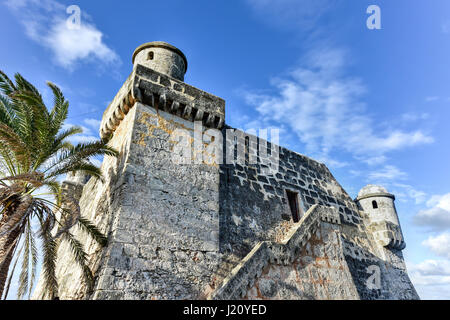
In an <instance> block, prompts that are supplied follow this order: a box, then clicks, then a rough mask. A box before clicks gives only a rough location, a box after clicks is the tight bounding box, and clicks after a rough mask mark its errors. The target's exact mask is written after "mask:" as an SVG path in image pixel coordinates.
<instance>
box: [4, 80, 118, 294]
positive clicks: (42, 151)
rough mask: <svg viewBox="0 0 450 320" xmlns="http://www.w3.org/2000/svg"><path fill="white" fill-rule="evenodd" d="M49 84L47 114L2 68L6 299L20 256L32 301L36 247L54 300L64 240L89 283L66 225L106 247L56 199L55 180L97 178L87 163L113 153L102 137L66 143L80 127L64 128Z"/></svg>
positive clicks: (71, 206) (22, 290)
mask: <svg viewBox="0 0 450 320" xmlns="http://www.w3.org/2000/svg"><path fill="white" fill-rule="evenodd" d="M47 85H48V86H49V87H50V89H51V90H52V92H53V96H54V105H53V108H52V109H51V111H49V110H48V109H47V107H46V106H45V104H44V102H43V99H42V96H41V95H40V93H39V92H38V90H37V89H36V88H35V87H34V86H33V85H32V84H31V83H29V82H28V81H27V80H25V79H24V78H23V77H22V76H21V75H20V74H16V75H15V83H13V81H11V80H10V79H9V78H8V76H7V75H6V74H5V73H4V72H2V71H0V299H1V297H2V296H4V298H6V295H7V293H8V289H9V285H10V283H11V278H12V275H13V273H14V270H15V267H16V264H17V262H18V260H19V257H21V272H20V277H19V289H18V296H19V298H22V297H24V296H25V295H26V294H28V297H29V296H30V294H31V292H32V289H33V285H34V282H35V279H36V265H37V261H38V247H40V248H41V251H42V272H43V279H44V289H45V294H46V297H48V298H50V299H52V298H55V297H57V292H58V283H57V279H56V275H55V264H56V253H57V248H58V245H59V243H60V242H61V241H68V242H69V244H70V248H71V251H72V253H73V254H74V257H75V260H76V261H77V263H78V264H79V265H80V267H81V268H82V270H83V279H82V280H83V281H85V282H86V283H87V285H88V288H89V286H91V285H92V281H93V275H92V272H91V270H90V269H89V267H88V266H87V255H86V253H85V252H84V250H83V245H82V244H81V243H80V242H79V241H78V240H77V239H76V238H75V237H74V236H73V234H71V233H70V228H71V227H72V226H74V225H78V226H79V227H80V228H81V229H82V230H84V231H85V232H87V233H88V234H89V235H90V236H91V237H92V238H93V239H94V240H96V241H97V242H98V243H99V244H100V245H105V244H106V238H105V236H104V235H103V234H102V233H101V232H100V231H99V229H97V227H96V226H95V225H93V224H92V223H91V222H89V221H88V220H87V219H85V218H82V217H81V216H80V210H79V207H78V204H77V203H76V202H75V201H73V199H71V198H70V197H66V198H65V199H62V192H61V185H60V183H59V182H58V181H57V178H58V177H60V176H61V175H64V174H68V173H71V174H73V173H76V172H82V173H85V174H89V175H91V176H92V177H94V178H98V179H102V174H101V171H100V169H99V168H98V167H96V166H95V165H93V164H91V163H90V162H89V159H90V158H91V157H94V156H99V155H108V156H116V155H117V152H116V151H115V150H114V149H112V148H111V147H109V146H108V145H107V144H106V141H103V140H99V141H95V142H90V143H84V144H78V145H76V146H74V145H72V144H71V143H70V142H69V141H68V138H69V137H71V136H72V135H74V134H77V133H81V132H82V130H81V128H79V127H70V128H68V129H64V130H63V124H64V121H65V120H66V118H67V114H68V108H69V102H68V101H67V100H66V99H65V98H64V96H63V94H62V92H61V90H60V89H59V88H58V87H57V86H56V85H54V84H53V83H50V82H48V83H47ZM63 200H64V201H63ZM64 204H65V205H64ZM38 238H39V239H40V241H39V242H40V244H41V245H40V246H38V245H37V242H38ZM13 258H15V262H14V264H13V268H12V270H11V271H10V265H11V263H12V261H13ZM8 274H9V279H8ZM5 289H6V291H5Z"/></svg>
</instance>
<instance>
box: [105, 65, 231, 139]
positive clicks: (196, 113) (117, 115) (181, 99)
mask: <svg viewBox="0 0 450 320" xmlns="http://www.w3.org/2000/svg"><path fill="white" fill-rule="evenodd" d="M136 102H141V103H143V104H146V105H149V106H150V107H152V108H155V109H156V110H163V111H166V112H169V113H171V114H174V115H177V116H179V117H181V118H184V119H186V120H189V121H202V123H203V124H204V125H205V126H206V127H210V128H216V129H221V128H222V127H223V126H224V122H225V101H224V100H223V99H221V98H219V97H216V96H214V95H212V94H210V93H207V92H205V91H202V90H200V89H197V88H195V87H192V86H190V85H188V84H186V83H184V82H182V81H180V80H177V79H174V78H171V77H169V76H167V75H165V74H162V73H160V72H157V71H155V70H152V69H150V68H147V67H145V66H143V65H140V64H138V65H137V66H136V67H135V68H134V69H133V72H132V73H131V74H130V76H129V77H128V79H127V80H126V81H125V83H124V85H123V86H122V88H120V90H119V92H118V93H117V95H116V96H115V97H114V100H113V101H112V102H111V104H110V105H109V106H108V108H107V109H106V110H105V112H104V113H103V119H102V123H101V125H100V137H101V138H102V139H110V137H111V136H112V135H113V134H114V131H115V130H116V128H117V127H118V126H119V124H120V122H121V121H122V120H123V119H124V118H125V116H126V115H127V114H128V112H129V110H130V109H131V108H133V106H134V104H135V103H136Z"/></svg>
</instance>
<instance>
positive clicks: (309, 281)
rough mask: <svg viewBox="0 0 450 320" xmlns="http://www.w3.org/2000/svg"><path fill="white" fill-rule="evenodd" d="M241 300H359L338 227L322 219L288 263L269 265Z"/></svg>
mask: <svg viewBox="0 0 450 320" xmlns="http://www.w3.org/2000/svg"><path fill="white" fill-rule="evenodd" d="M363 276H364V277H366V276H367V275H363ZM244 299H280V300H296V299H300V300H339V299H345V300H354V299H359V294H358V291H357V290H356V287H355V285H354V282H353V279H352V275H351V273H350V270H349V268H348V266H347V263H346V261H345V258H344V252H343V250H342V244H341V237H340V231H339V227H338V226H337V225H335V224H332V223H327V222H322V223H321V224H320V227H319V228H317V230H316V231H315V232H314V233H313V235H312V237H311V238H310V240H309V241H308V242H307V243H306V245H305V246H304V247H303V248H301V249H300V251H299V254H298V255H297V257H296V258H295V260H294V261H293V262H292V263H291V264H288V265H280V264H275V263H271V264H269V265H268V266H267V267H266V268H265V269H264V270H263V272H262V275H261V277H259V278H258V279H257V280H256V281H255V284H254V285H253V286H252V287H251V288H250V289H248V291H247V293H246V295H245V297H244Z"/></svg>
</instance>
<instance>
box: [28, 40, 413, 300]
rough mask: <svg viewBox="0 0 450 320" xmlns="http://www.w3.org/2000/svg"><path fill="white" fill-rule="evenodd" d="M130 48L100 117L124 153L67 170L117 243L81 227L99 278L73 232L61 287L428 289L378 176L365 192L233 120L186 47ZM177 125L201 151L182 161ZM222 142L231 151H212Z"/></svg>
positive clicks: (345, 294)
mask: <svg viewBox="0 0 450 320" xmlns="http://www.w3.org/2000/svg"><path fill="white" fill-rule="evenodd" d="M132 61H133V68H132V72H131V74H130V75H129V77H128V78H127V79H126V80H125V82H124V84H123V85H122V87H121V88H120V89H119V91H118V93H117V94H116V96H115V97H114V99H113V101H112V102H111V104H110V105H109V106H108V108H107V109H106V110H105V112H104V114H103V118H102V122H101V126H100V136H101V137H102V138H103V139H106V140H108V141H109V144H110V145H111V146H112V147H113V148H115V149H116V150H118V151H119V156H118V157H109V156H106V157H105V158H104V160H103V163H102V166H101V170H102V173H103V176H104V180H103V181H99V180H96V179H92V178H91V179H90V180H89V181H87V182H86V179H85V178H84V177H81V176H79V177H78V176H77V177H69V181H67V182H66V183H65V186H66V188H65V190H66V194H73V197H72V198H74V199H75V200H78V199H79V201H78V204H79V207H80V211H81V216H83V217H85V218H88V219H89V220H91V221H92V222H94V223H95V224H96V225H97V226H99V228H100V229H101V230H102V232H104V234H105V235H107V236H108V244H107V246H106V247H105V248H101V247H99V246H98V244H97V243H96V242H94V241H93V240H92V239H91V238H89V237H88V236H87V235H86V234H85V233H84V232H83V230H80V229H78V228H77V227H75V228H73V230H72V229H71V232H73V234H74V236H75V237H76V238H77V239H79V240H80V242H81V243H82V244H83V245H84V247H85V250H86V252H87V253H88V255H89V264H90V267H91V268H92V270H93V271H94V273H95V285H94V287H93V288H92V290H88V288H86V287H85V285H84V283H83V282H82V281H80V279H81V278H82V277H81V275H82V270H80V268H79V267H78V266H77V264H76V263H74V261H73V257H72V253H71V251H70V248H69V247H68V245H67V244H66V243H64V242H63V243H62V244H61V245H60V246H59V248H58V261H57V278H58V283H59V298H60V299H240V298H250V299H417V298H418V295H417V293H416V292H415V289H414V287H413V285H412V283H411V281H410V280H409V277H408V274H407V271H406V267H405V264H404V260H403V256H402V252H401V250H402V249H403V248H404V241H403V236H402V233H401V229H400V224H399V221H398V217H397V213H396V210H395V206H394V196H393V195H390V194H389V193H387V191H386V190H385V189H384V188H382V187H375V186H368V187H366V188H363V189H362V190H361V192H360V194H359V197H358V198H357V199H356V200H353V199H352V198H351V197H350V196H349V195H348V194H347V192H346V191H345V190H344V189H343V188H342V186H341V185H340V184H339V182H338V181H337V180H336V179H335V178H334V176H333V175H332V173H331V172H330V170H329V169H328V168H327V167H326V165H325V164H323V163H320V162H318V161H316V160H314V159H311V158H309V157H307V156H305V155H302V154H299V153H297V152H294V151H291V150H288V149H286V148H283V147H281V146H277V145H275V144H272V143H269V142H268V141H266V140H264V139H262V138H261V137H256V136H254V135H250V134H248V133H244V132H242V131H240V130H237V129H234V128H231V127H229V126H227V125H226V124H225V101H224V100H223V99H221V98H219V97H217V96H214V95H212V94H210V93H207V92H205V91H202V90H200V89H197V88H195V87H193V86H191V85H189V84H187V83H185V82H184V74H185V72H186V70H187V59H186V57H185V55H184V54H183V53H182V52H181V51H180V50H179V49H177V48H176V47H174V46H172V45H170V44H167V43H164V42H150V43H146V44H144V45H142V46H139V47H138V48H137V49H136V50H135V51H134V54H133V58H132ZM177 132H183V134H184V135H185V136H186V137H185V138H187V139H185V140H184V141H187V144H188V147H189V150H190V151H189V154H191V153H192V152H191V151H192V150H195V151H194V152H193V153H194V154H193V159H194V160H195V161H192V162H190V163H177V162H174V161H173V160H174V158H173V155H174V150H175V146H177V144H178V142H180V140H179V139H178V138H180V137H179V136H177V135H176V134H175V133H177ZM199 136H201V139H199ZM219 138H221V139H222V140H220V139H219ZM247 138H248V140H247ZM213 141H214V142H217V141H220V142H219V143H218V145H219V146H220V145H222V143H223V147H225V148H223V150H224V151H225V153H226V155H225V154H223V159H226V163H221V162H220V161H205V159H209V160H211V152H210V151H211V145H213V144H214V143H213ZM247 141H248V142H247ZM236 144H237V145H239V144H240V145H239V146H241V147H242V149H241V150H243V153H246V154H247V155H248V157H247V156H245V157H243V158H244V159H243V160H244V161H241V162H240V161H234V160H233V159H235V158H234V156H235V154H237V155H238V158H239V148H238V147H239V146H236ZM229 146H231V148H230V149H229V148H228V147H229ZM269 154H270V155H269ZM250 155H252V158H254V160H256V161H255V162H253V161H250ZM229 156H230V157H229ZM229 158H231V159H232V160H231V161H229ZM197 160H200V161H197ZM216 160H217V159H216ZM224 162H225V161H224ZM275 162H276V163H275ZM272 164H276V165H275V166H273V168H276V170H275V171H272V170H267V168H268V166H270V167H272ZM75 191H76V192H75ZM374 204H376V205H374ZM372 272H377V273H376V274H373V273H372ZM372 278H374V279H376V280H377V281H375V284H370V285H368V284H367V281H368V279H372ZM41 284H42V282H40V285H39V286H38V288H37V289H36V292H35V295H34V297H35V298H41V297H42V293H43V290H42V286H41Z"/></svg>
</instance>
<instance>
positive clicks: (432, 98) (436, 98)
mask: <svg viewBox="0 0 450 320" xmlns="http://www.w3.org/2000/svg"><path fill="white" fill-rule="evenodd" d="M437 100H439V97H437V96H430V97H426V98H425V101H426V102H432V101H437Z"/></svg>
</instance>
